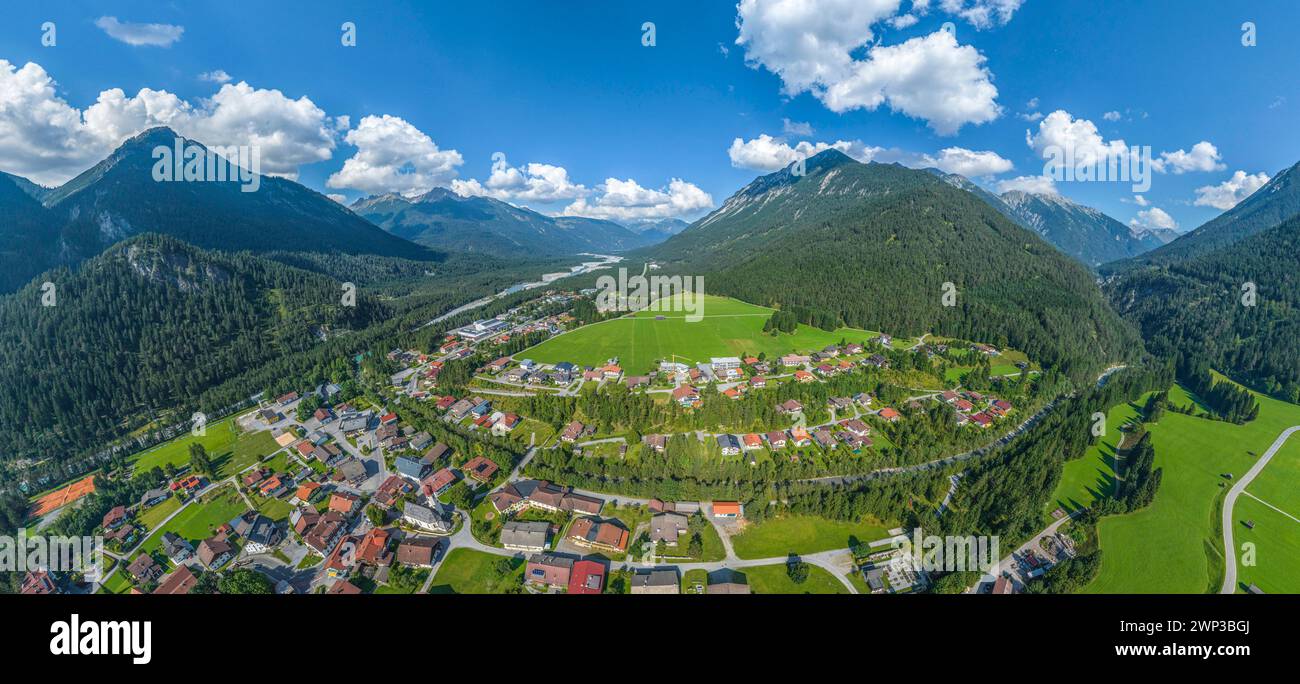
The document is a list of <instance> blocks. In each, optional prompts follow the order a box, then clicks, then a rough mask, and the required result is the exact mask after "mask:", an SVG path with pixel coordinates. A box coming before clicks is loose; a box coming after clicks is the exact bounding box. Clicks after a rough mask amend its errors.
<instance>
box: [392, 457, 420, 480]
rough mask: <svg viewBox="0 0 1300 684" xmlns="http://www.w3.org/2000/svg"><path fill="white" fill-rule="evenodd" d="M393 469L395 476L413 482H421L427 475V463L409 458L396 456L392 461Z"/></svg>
mask: <svg viewBox="0 0 1300 684" xmlns="http://www.w3.org/2000/svg"><path fill="white" fill-rule="evenodd" d="M393 468H394V469H395V470H397V474H399V475H401V476H402V477H405V478H406V479H408V480H413V481H415V482H419V481H420V480H423V479H424V476H425V475H428V474H429V464H428V463H425V462H424V460H422V459H417V458H411V457H409V456H398V457H397V458H396V459H395V460H394V461H393Z"/></svg>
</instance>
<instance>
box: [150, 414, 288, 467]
mask: <svg viewBox="0 0 1300 684" xmlns="http://www.w3.org/2000/svg"><path fill="white" fill-rule="evenodd" d="M194 443H198V444H202V445H203V448H205V449H207V451H208V455H209V457H210V458H211V461H212V465H213V467H215V468H216V471H217V479H224V478H227V477H230V476H231V475H234V474H236V473H238V472H239V471H241V470H243V469H245V468H247V467H248V466H250V465H253V464H254V463H256V462H258V461H259V460H260V459H262V458H263V457H265V456H266V455H268V454H271V453H273V452H274V451H275V450H277V449H279V448H280V446H279V445H278V444H276V443H275V440H274V439H273V438H272V437H271V432H270V431H269V430H260V431H257V432H247V433H241V432H240V431H239V427H238V426H237V425H236V424H235V417H234V416H230V417H228V418H224V419H222V420H219V421H217V422H215V423H212V424H211V425H208V426H207V433H206V434H205V435H204V436H202V437H195V436H193V435H190V434H185V435H183V436H181V437H177V438H176V439H173V440H171V441H169V442H165V443H163V444H160V445H158V446H156V447H153V448H152V449H149V450H147V451H143V452H141V453H139V454H138V455H136V456H134V457H133V458H134V459H135V472H136V473H137V474H139V473H143V472H145V471H147V470H150V469H152V468H154V467H159V468H161V467H162V466H163V464H165V463H170V464H172V466H174V467H176V468H180V467H182V466H186V465H189V462H190V445H191V444H194Z"/></svg>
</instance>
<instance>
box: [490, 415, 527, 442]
mask: <svg viewBox="0 0 1300 684" xmlns="http://www.w3.org/2000/svg"><path fill="white" fill-rule="evenodd" d="M521 422H522V419H521V418H520V417H519V415H518V414H515V413H507V414H505V415H503V416H501V420H498V421H497V422H496V423H493V425H492V434H494V435H496V436H498V437H500V436H503V435H507V434H509V433H510V432H511V431H512V430H514V429H515V428H516V427H517V426H518V425H519V423H521Z"/></svg>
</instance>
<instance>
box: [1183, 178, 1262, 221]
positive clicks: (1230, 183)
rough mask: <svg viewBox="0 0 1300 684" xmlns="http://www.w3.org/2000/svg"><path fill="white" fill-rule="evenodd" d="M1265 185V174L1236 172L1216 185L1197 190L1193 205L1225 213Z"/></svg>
mask: <svg viewBox="0 0 1300 684" xmlns="http://www.w3.org/2000/svg"><path fill="white" fill-rule="evenodd" d="M1266 183H1268V174H1267V173H1262V172H1261V173H1255V174H1248V173H1246V172H1245V171H1237V172H1235V173H1233V174H1232V177H1231V178H1229V179H1228V180H1225V181H1223V182H1222V183H1219V184H1218V185H1206V186H1204V187H1200V188H1197V189H1196V201H1195V202H1193V204H1195V205H1196V206H1199V207H1214V208H1215V209H1221V210H1224V211H1227V210H1228V209H1231V208H1233V207H1235V206H1237V203H1238V202H1240V201H1242V200H1244V199H1246V198H1247V197H1250V196H1251V195H1252V194H1254V192H1255V191H1256V190H1259V189H1260V188H1262V187H1264V185H1265V184H1266Z"/></svg>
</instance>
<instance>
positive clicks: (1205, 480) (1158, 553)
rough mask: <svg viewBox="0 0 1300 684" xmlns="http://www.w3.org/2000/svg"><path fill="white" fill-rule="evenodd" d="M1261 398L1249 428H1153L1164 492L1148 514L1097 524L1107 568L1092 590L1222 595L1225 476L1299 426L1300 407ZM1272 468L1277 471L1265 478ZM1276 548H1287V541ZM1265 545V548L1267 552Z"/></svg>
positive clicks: (1182, 418)
mask: <svg viewBox="0 0 1300 684" xmlns="http://www.w3.org/2000/svg"><path fill="white" fill-rule="evenodd" d="M1256 398H1257V399H1258V400H1259V403H1260V412H1259V417H1258V418H1256V419H1255V420H1253V421H1251V422H1249V423H1247V424H1245V425H1233V424H1231V423H1224V422H1221V421H1211V420H1207V419H1205V418H1198V417H1193V416H1187V415H1182V414H1177V413H1172V412H1167V413H1165V416H1164V417H1163V418H1161V420H1160V422H1159V423H1158V424H1156V425H1153V426H1151V428H1150V430H1151V438H1152V440H1153V442H1152V443H1153V445H1154V446H1155V450H1156V462H1155V465H1156V467H1158V468H1162V469H1163V471H1164V476H1163V480H1162V482H1161V485H1160V490H1159V492H1157V494H1156V498H1155V501H1154V502H1152V504H1151V505H1150V506H1148V507H1147V508H1145V509H1143V510H1140V511H1137V512H1136V513H1132V514H1128V515H1121V516H1111V517H1107V518H1104V519H1102V520H1101V522H1100V523H1098V526H1097V528H1098V529H1097V531H1098V537H1099V539H1100V544H1101V549H1102V551H1103V555H1102V566H1101V571H1100V572H1099V573H1098V575H1097V577H1096V579H1094V580H1093V582H1092V583H1091V584H1089V585H1088V587H1087V588H1086V589H1085V591H1087V592H1089V593H1205V592H1217V591H1218V590H1219V585H1220V583H1221V582H1222V577H1223V548H1222V544H1223V537H1222V530H1221V529H1220V525H1219V520H1220V508H1219V507H1220V505H1221V502H1222V500H1223V497H1224V495H1225V493H1226V492H1227V486H1228V484H1229V483H1230V481H1229V480H1227V479H1225V478H1224V477H1223V475H1224V474H1226V473H1232V474H1233V475H1234V476H1236V477H1240V476H1241V475H1242V474H1244V473H1245V472H1246V470H1247V469H1248V468H1249V467H1250V466H1251V465H1252V464H1253V463H1254V462H1255V461H1257V460H1258V459H1259V457H1260V455H1261V454H1263V453H1264V451H1265V450H1266V449H1267V448H1268V446H1269V445H1270V444H1272V443H1273V441H1274V440H1275V439H1277V436H1278V435H1279V434H1280V433H1281V432H1282V431H1283V430H1284V429H1286V428H1287V427H1290V426H1292V425H1300V406H1296V405H1294V404H1288V403H1286V402H1282V401H1278V400H1276V399H1270V398H1268V397H1263V396H1259V395H1256ZM1190 401H1192V399H1191V398H1190V397H1189V396H1188V395H1187V394H1186V393H1185V392H1184V391H1183V390H1182V389H1181V388H1175V390H1174V391H1171V393H1170V403H1171V404H1174V405H1185V404H1187V403H1189V402H1190ZM1272 467H1273V464H1270V465H1269V468H1265V470H1264V473H1267V472H1268V471H1269V469H1270V468H1272ZM1263 476H1264V475H1263V474H1261V475H1260V477H1263ZM1267 489H1268V487H1267V486H1266V487H1265V490H1266V491H1267ZM1260 496H1261V497H1262V496H1263V495H1262V494H1261V495H1260ZM1246 500H1247V497H1244V496H1243V497H1241V498H1240V499H1238V502H1237V505H1238V506H1241V505H1242V504H1243V502H1245V501H1246ZM1274 505H1278V504H1274ZM1235 517H1236V518H1238V519H1240V518H1241V517H1242V516H1241V515H1240V514H1238V515H1236V516H1235ZM1239 529H1240V528H1239ZM1260 532H1261V534H1262V533H1263V532H1264V530H1261V531H1260ZM1274 543H1275V544H1278V545H1279V548H1284V547H1285V544H1286V540H1284V539H1279V540H1278V541H1276V542H1274ZM1265 546H1266V545H1265V544H1263V543H1262V542H1261V543H1260V548H1261V549H1262V548H1265ZM1238 551H1240V550H1238ZM1280 552H1281V551H1275V553H1280Z"/></svg>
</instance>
